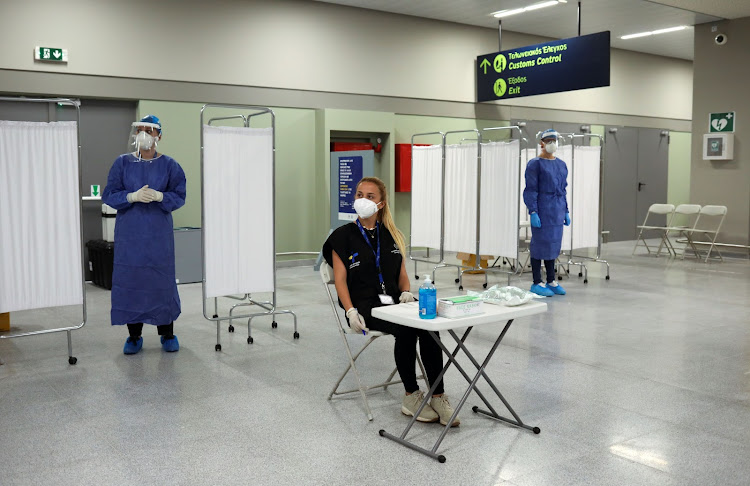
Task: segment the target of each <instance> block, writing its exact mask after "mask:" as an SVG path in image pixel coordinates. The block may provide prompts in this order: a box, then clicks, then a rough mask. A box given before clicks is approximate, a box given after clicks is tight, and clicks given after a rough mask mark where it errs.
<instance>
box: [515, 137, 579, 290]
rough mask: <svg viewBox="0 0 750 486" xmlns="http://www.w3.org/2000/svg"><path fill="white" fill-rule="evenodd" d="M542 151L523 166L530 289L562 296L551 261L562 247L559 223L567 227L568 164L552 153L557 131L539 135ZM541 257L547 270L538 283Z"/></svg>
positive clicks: (553, 260)
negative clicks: (544, 280)
mask: <svg viewBox="0 0 750 486" xmlns="http://www.w3.org/2000/svg"><path fill="white" fill-rule="evenodd" d="M539 138H540V140H541V142H540V143H541V148H542V153H541V154H540V155H539V157H535V158H533V159H531V160H530V161H529V163H528V164H527V165H526V189H524V190H523V202H524V203H526V207H527V208H528V210H529V215H530V219H531V244H530V252H531V272H532V275H533V278H534V283H533V285H532V286H531V291H532V292H534V293H535V294H537V295H543V296H545V297H549V296H552V295H555V294H557V295H565V289H563V288H562V286H561V285H558V283H557V282H556V281H555V260H556V259H557V257H558V255H559V254H560V247H561V246H562V233H563V225H565V226H570V213H569V212H568V201H567V199H566V195H567V191H566V189H565V188H566V186H567V185H568V182H567V178H568V167H567V165H565V162H563V161H562V160H560V159H558V158H557V157H555V156H554V153H555V152H556V151H557V140H558V133H557V132H556V131H555V130H553V129H549V130H545V131H543V132H542V133H541V135H540V137H539ZM542 260H544V266H545V269H546V270H547V282H546V284H545V283H544V282H542Z"/></svg>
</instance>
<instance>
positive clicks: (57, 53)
mask: <svg viewBox="0 0 750 486" xmlns="http://www.w3.org/2000/svg"><path fill="white" fill-rule="evenodd" d="M34 59H36V60H37V61H49V62H68V50H67V49H63V48H61V47H39V46H36V47H35V48H34Z"/></svg>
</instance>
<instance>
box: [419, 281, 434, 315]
mask: <svg viewBox="0 0 750 486" xmlns="http://www.w3.org/2000/svg"><path fill="white" fill-rule="evenodd" d="M436 316H437V289H436V288H435V285H434V284H433V283H432V280H430V276H429V275H425V276H424V281H423V282H422V285H420V286H419V317H420V318H422V319H434V318H435V317H436Z"/></svg>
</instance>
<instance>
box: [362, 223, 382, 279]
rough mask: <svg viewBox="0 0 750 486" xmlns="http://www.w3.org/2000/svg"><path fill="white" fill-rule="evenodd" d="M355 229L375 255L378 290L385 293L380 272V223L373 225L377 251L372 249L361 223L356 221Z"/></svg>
mask: <svg viewBox="0 0 750 486" xmlns="http://www.w3.org/2000/svg"><path fill="white" fill-rule="evenodd" d="M357 227H358V228H359V232H360V233H362V238H364V239H365V242H366V243H367V246H369V247H370V250H372V252H373V253H374V254H375V267H376V268H377V270H378V279H379V280H380V288H381V289H383V293H385V282H384V280H383V272H382V271H381V270H380V223H379V222H376V223H375V240H376V241H377V242H378V246H377V250H376V249H375V248H373V247H372V243H370V238H368V237H367V234H366V233H365V228H364V227H363V226H362V223H360V222H359V219H358V220H357Z"/></svg>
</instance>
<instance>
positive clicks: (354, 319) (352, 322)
mask: <svg viewBox="0 0 750 486" xmlns="http://www.w3.org/2000/svg"><path fill="white" fill-rule="evenodd" d="M346 318H347V319H349V327H351V328H352V329H354V330H355V331H356V332H357V333H360V332H362V333H364V332H367V331H369V329H367V327H365V318H364V317H362V316H361V315H360V314H359V312H357V309H355V308H354V307H352V308H351V309H349V310H348V311H346Z"/></svg>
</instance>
